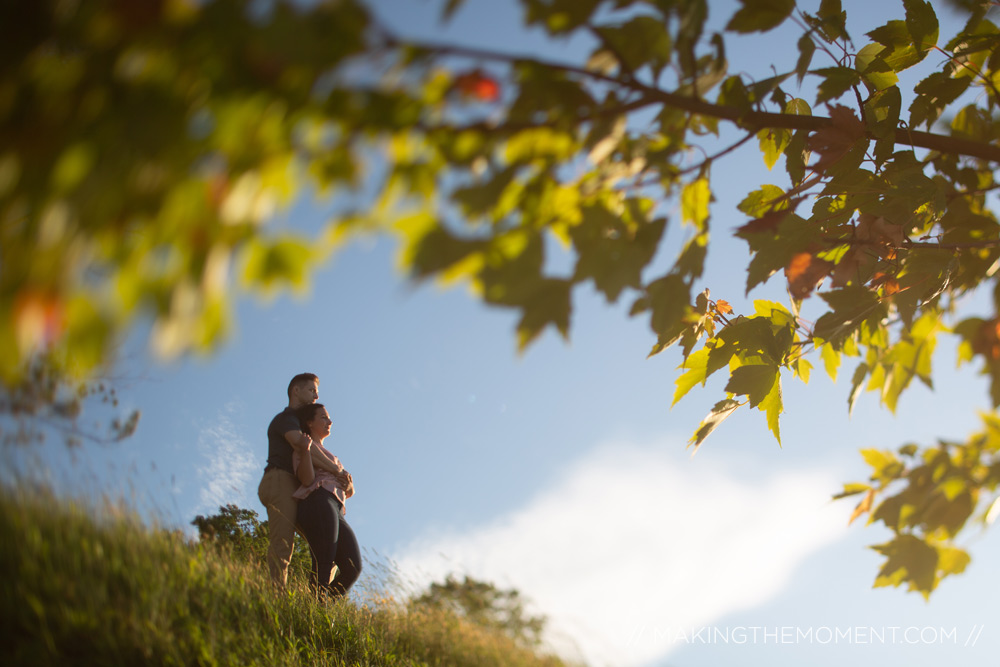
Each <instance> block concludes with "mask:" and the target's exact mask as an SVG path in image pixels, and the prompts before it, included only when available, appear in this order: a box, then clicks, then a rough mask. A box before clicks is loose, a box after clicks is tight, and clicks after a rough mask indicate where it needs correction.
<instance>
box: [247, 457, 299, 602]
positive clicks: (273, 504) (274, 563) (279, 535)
mask: <svg viewBox="0 0 1000 667" xmlns="http://www.w3.org/2000/svg"><path fill="white" fill-rule="evenodd" d="M298 488H299V480H298V478H297V477H295V475H293V474H292V473H290V472H287V471H285V470H280V469H278V468H271V469H270V470H268V471H267V472H265V473H264V476H263V477H262V478H261V480H260V486H259V487H257V497H258V498H259V499H260V502H261V504H262V505H263V506H264V507H265V508H267V526H268V533H269V535H270V545H269V546H268V549H267V568H268V570H269V571H270V573H271V581H273V582H274V583H276V584H278V585H281V586H284V585H285V583H286V582H287V579H288V564H289V563H291V562H292V550H293V549H294V548H295V512H296V510H297V508H298V501H297V500H296V499H295V498H292V494H293V493H295V490H296V489H298Z"/></svg>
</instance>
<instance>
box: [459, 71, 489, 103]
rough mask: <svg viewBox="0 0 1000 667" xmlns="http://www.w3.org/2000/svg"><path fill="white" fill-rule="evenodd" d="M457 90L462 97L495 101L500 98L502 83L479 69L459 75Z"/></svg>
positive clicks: (481, 100) (480, 100)
mask: <svg viewBox="0 0 1000 667" xmlns="http://www.w3.org/2000/svg"><path fill="white" fill-rule="evenodd" d="M455 90H457V91H458V92H459V93H460V94H461V95H462V97H464V98H467V99H473V100H476V101H479V102H495V101H497V100H498V99H500V84H499V83H497V80H496V79H494V78H492V77H490V76H487V75H486V74H483V72H482V71H481V70H478V69H477V70H473V71H471V72H466V73H465V74H461V75H459V76H458V77H457V78H456V79H455Z"/></svg>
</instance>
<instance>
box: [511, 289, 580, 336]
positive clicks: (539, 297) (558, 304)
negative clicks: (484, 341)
mask: <svg viewBox="0 0 1000 667" xmlns="http://www.w3.org/2000/svg"><path fill="white" fill-rule="evenodd" d="M571 287H572V283H571V282H570V281H568V280H557V279H553V278H548V279H544V280H542V281H540V282H539V283H538V284H537V286H536V287H535V289H534V291H533V292H532V294H531V295H530V297H528V298H527V299H526V300H525V302H524V303H523V304H522V305H521V308H522V312H523V314H522V316H521V320H520V321H519V322H518V323H517V347H518V351H520V352H523V351H524V350H525V349H526V348H527V347H528V345H530V344H531V343H532V341H534V340H535V339H536V338H538V336H539V334H541V333H542V331H543V330H544V329H545V327H547V326H549V325H552V326H554V327H555V328H556V330H557V331H559V333H560V334H561V335H562V337H563V338H564V339H567V338H569V315H570V310H571V306H570V288H571Z"/></svg>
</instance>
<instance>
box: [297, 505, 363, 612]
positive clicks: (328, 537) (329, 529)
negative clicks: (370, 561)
mask: <svg viewBox="0 0 1000 667" xmlns="http://www.w3.org/2000/svg"><path fill="white" fill-rule="evenodd" d="M298 524H299V528H300V529H301V530H302V534H303V535H304V536H305V538H306V541H307V542H309V550H310V552H312V562H313V583H314V584H316V585H317V586H319V588H320V589H321V590H326V591H328V592H329V593H331V594H332V595H333V596H334V597H340V596H342V595H346V594H347V591H349V590H350V589H351V586H353V585H354V582H355V581H357V580H358V577H359V576H361V550H360V549H359V548H358V540H357V538H356V537H355V536H354V531H353V530H351V527H350V526H349V525H347V521H345V520H344V517H343V516H342V515H341V514H340V503H339V502H338V501H337V499H336V498H335V497H334V495H333V494H332V493H330V492H329V491H327V490H326V489H324V488H323V487H320V488H318V489H316V490H315V491H313V492H312V493H310V494H309V495H308V496H306V497H305V498H304V499H303V500H300V501H299V511H298ZM334 564H336V566H337V569H338V572H337V576H336V578H335V579H334V580H333V581H330V579H331V578H332V577H331V574H332V572H333V566H334Z"/></svg>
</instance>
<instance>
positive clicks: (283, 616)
mask: <svg viewBox="0 0 1000 667" xmlns="http://www.w3.org/2000/svg"><path fill="white" fill-rule="evenodd" d="M0 664H2V665H9V666H14V665H60V666H65V665H83V664H86V665H132V664H136V665H138V664H143V665H146V664H149V665H261V666H265V665H266V666H268V667H270V666H271V665H373V666H374V665H378V666H380V667H381V666H387V667H391V666H396V665H398V666H411V665H412V666H418V665H420V666H422V665H427V666H431V665H442V666H444V665H456V666H462V665H468V666H469V667H473V666H474V667H483V666H489V665H498V666H500V665H502V666H508V665H509V666H515V667H516V666H525V667H534V666H539V667H540V666H546V667H549V666H555V665H562V664H563V663H562V662H561V661H559V660H558V659H556V658H553V657H547V656H542V655H539V654H537V653H535V652H532V651H531V650H529V649H526V648H524V647H522V646H521V645H519V644H517V643H516V642H514V641H513V640H511V639H509V638H508V637H507V636H506V635H503V634H499V633H496V632H491V631H489V630H486V629H484V628H482V627H479V626H476V625H472V624H470V623H468V622H467V621H465V620H463V619H461V618H459V617H457V616H455V615H453V614H451V613H448V612H445V611H440V610H432V609H410V610H407V609H406V607H405V606H404V605H402V604H400V603H398V602H396V601H394V600H393V599H391V598H389V597H384V598H382V599H378V600H373V601H368V602H365V603H364V604H358V603H356V602H351V601H347V602H339V603H336V604H321V603H319V602H317V601H316V599H315V598H314V597H313V595H312V594H311V592H310V591H309V589H308V588H307V587H306V586H304V585H297V586H290V588H289V590H288V591H287V592H285V593H279V592H276V591H275V590H274V589H273V588H272V587H271V586H270V584H269V583H268V581H267V577H266V573H265V572H264V571H263V568H258V567H253V566H251V565H250V564H248V563H245V562H238V559H233V558H230V557H228V556H227V554H226V553H225V552H221V551H219V550H218V549H215V548H205V547H201V546H199V545H197V544H192V543H191V542H190V541H189V540H188V539H186V538H185V537H184V536H182V535H179V534H176V533H170V532H167V531H163V530H156V529H151V528H149V527H147V526H144V525H143V524H142V523H141V522H140V521H139V520H138V519H137V518H136V517H135V516H133V515H131V514H129V513H124V512H120V511H115V510H113V509H112V510H103V511H101V512H95V511H93V510H91V509H88V508H84V507H82V506H80V505H78V504H74V503H70V502H67V501H63V500H58V499H56V498H54V497H53V496H52V494H51V493H49V492H47V491H33V490H32V491H29V490H26V489H18V490H16V491H15V490H10V489H3V490H0Z"/></svg>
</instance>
